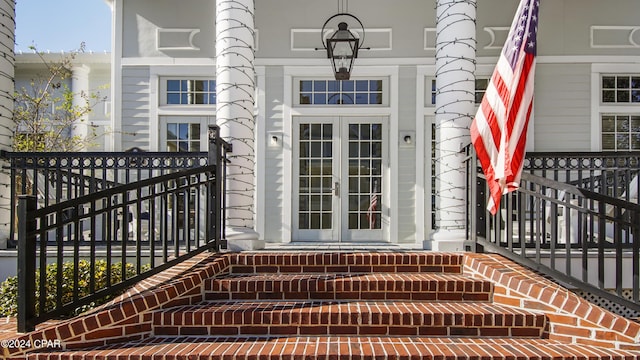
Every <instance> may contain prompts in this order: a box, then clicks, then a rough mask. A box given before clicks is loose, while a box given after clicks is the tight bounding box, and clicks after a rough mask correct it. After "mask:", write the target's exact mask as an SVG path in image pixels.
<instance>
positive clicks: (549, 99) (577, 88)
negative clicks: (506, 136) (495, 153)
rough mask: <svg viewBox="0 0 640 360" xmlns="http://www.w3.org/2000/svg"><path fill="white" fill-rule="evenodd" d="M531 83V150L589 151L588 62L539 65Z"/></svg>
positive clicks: (589, 105)
mask: <svg viewBox="0 0 640 360" xmlns="http://www.w3.org/2000/svg"><path fill="white" fill-rule="evenodd" d="M535 86H536V88H535V104H536V107H535V112H534V120H533V126H534V129H535V135H534V141H535V151H590V149H591V104H590V96H591V67H590V65H588V64H539V65H538V67H537V69H536V83H535Z"/></svg>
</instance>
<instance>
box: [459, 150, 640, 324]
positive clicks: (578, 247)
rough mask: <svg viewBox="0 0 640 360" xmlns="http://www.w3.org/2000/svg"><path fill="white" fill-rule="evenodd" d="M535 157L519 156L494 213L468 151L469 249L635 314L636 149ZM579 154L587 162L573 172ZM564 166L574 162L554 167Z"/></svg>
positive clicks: (639, 286)
mask: <svg viewBox="0 0 640 360" xmlns="http://www.w3.org/2000/svg"><path fill="white" fill-rule="evenodd" d="M538 154H539V153H538ZM538 154H532V156H531V158H529V156H527V157H528V159H527V160H528V163H527V164H525V171H524V172H523V174H522V179H521V184H520V188H519V189H518V190H517V191H515V192H512V193H510V194H507V195H504V196H503V197H502V201H501V206H500V209H499V211H498V212H497V214H496V215H495V216H493V215H491V214H490V213H489V212H487V211H486V210H485V207H486V204H487V200H488V188H487V185H486V179H485V177H484V175H483V174H482V171H481V169H480V168H479V165H478V163H477V161H476V159H475V158H474V156H473V155H472V154H470V156H469V157H468V163H467V164H468V166H467V171H468V175H469V176H468V182H467V196H468V198H469V199H470V200H471V201H469V202H468V204H469V208H468V211H467V214H468V219H469V221H468V228H467V230H468V231H467V238H468V240H470V241H471V242H472V243H474V244H475V246H476V249H475V250H476V251H490V252H495V253H499V254H501V255H503V256H505V257H508V258H510V259H512V260H514V261H516V262H518V263H520V264H522V265H525V266H527V267H529V268H532V269H534V270H537V271H540V272H541V273H543V274H545V275H548V276H550V277H553V278H555V279H556V280H558V281H560V282H562V283H564V284H565V285H568V286H571V287H575V288H578V289H581V290H583V291H586V292H589V293H591V294H594V295H596V296H599V297H601V298H604V299H607V300H609V301H612V302H614V303H618V304H621V305H623V306H625V307H627V308H629V309H632V310H633V311H637V312H640V205H638V201H637V188H634V187H637V186H638V185H637V178H638V167H637V165H632V164H631V163H630V162H629V161H637V159H638V158H639V157H640V154H638V153H634V154H633V156H629V155H628V154H617V156H616V154H580V156H577V154H575V153H574V154H556V155H555V158H553V160H549V161H547V160H545V161H542V162H538V160H539V159H540V157H539V155H538ZM546 156H548V155H545V157H546ZM572 157H575V158H576V160H571V158H572ZM618 157H619V158H618ZM586 158H588V159H592V160H589V162H590V161H594V162H593V163H590V164H593V166H591V165H590V166H589V167H588V169H578V167H580V166H583V167H585V168H586V166H584V165H585V164H587V163H588V162H586V161H584V160H583V159H586ZM548 159H551V156H550V155H549V157H548ZM594 159H606V161H600V160H594ZM633 159H635V160H633ZM531 164H537V165H536V166H535V167H534V168H531V167H530V165H531ZM555 164H557V165H558V166H557V168H556V166H555ZM565 164H582V165H580V166H576V167H574V168H570V169H561V167H562V166H565ZM635 164H637V163H635ZM544 165H546V166H548V168H546V169H545V168H544ZM567 166H568V165H567ZM609 166H610V167H609ZM626 166H630V167H628V168H627V167H626ZM527 167H528V168H527ZM536 167H537V168H536ZM534 173H537V174H536V175H534ZM539 175H544V176H546V177H543V176H539ZM587 175H589V176H587ZM549 177H551V179H550V178H549ZM558 180H563V181H566V182H561V181H558ZM604 184H606V185H604ZM581 186H583V187H581ZM600 191H601V192H602V193H600ZM611 194H616V195H617V196H616V197H614V196H611ZM633 194H635V195H633ZM634 196H635V197H634ZM634 238H635V241H634ZM627 290H631V291H630V294H631V295H626V292H627Z"/></svg>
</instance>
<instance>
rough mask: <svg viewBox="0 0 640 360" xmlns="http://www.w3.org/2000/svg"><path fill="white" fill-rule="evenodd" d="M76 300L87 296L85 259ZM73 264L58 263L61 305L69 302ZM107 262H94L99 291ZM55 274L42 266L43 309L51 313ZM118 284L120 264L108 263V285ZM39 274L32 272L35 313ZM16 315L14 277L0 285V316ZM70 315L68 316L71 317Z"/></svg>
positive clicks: (104, 281)
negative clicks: (60, 276)
mask: <svg viewBox="0 0 640 360" xmlns="http://www.w3.org/2000/svg"><path fill="white" fill-rule="evenodd" d="M78 265H79V266H78V297H79V298H82V297H84V296H87V295H89V290H90V289H89V280H90V278H91V263H90V262H89V261H87V260H80V262H79V264H78ZM73 268H74V264H73V262H71V261H69V262H65V263H63V264H62V303H63V304H66V303H69V302H71V301H72V300H73V291H74V285H75V284H74V282H73ZM148 269H149V266H148V265H145V266H143V267H142V270H141V271H143V272H144V271H146V270H148ZM107 271H108V269H107V262H106V260H97V261H96V263H95V290H96V291H97V290H99V289H102V288H104V287H105V286H106V284H107ZM126 273H127V279H128V278H131V277H133V276H134V275H136V269H135V266H134V265H133V264H129V263H128V264H126ZM57 274H58V266H57V264H49V265H47V267H46V285H45V292H46V293H45V296H46V300H45V310H46V311H48V310H51V309H54V308H55V307H56V298H57V289H56V281H57V280H56V277H57ZM121 281H122V263H115V264H111V283H112V284H117V283H119V282H121ZM39 284H40V275H39V269H38V270H36V293H35V297H36V312H39V309H38V307H39V302H38V300H37V299H39V297H40V285H39ZM115 295H116V294H114V295H112V296H111V297H109V298H105V299H102V300H100V301H97V302H93V303H91V304H89V305H86V306H83V307H80V308H78V309H76V310H75V311H74V312H73V314H78V313H81V312H84V311H86V310H89V309H91V308H93V307H95V306H98V305H100V304H104V303H105V302H107V301H108V300H110V299H111V298H113V297H114V296H115ZM17 313H18V277H17V276H13V277H10V278H8V279H7V280H5V281H4V282H2V284H0V315H2V316H16V315H17ZM73 314H70V315H73Z"/></svg>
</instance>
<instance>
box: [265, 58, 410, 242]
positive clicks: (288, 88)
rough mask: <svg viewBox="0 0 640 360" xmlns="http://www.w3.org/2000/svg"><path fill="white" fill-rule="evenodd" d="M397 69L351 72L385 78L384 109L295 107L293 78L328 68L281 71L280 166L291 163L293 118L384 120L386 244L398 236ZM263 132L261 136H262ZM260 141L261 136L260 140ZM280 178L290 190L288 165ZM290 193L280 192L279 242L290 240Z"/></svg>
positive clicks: (292, 67) (316, 74)
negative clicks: (351, 117) (387, 222)
mask: <svg viewBox="0 0 640 360" xmlns="http://www.w3.org/2000/svg"><path fill="white" fill-rule="evenodd" d="M399 70H400V67H399V66H398V65H380V66H375V65H371V66H362V67H359V68H358V69H357V71H354V74H353V76H354V77H362V78H366V77H380V76H386V77H388V78H389V88H388V91H389V100H388V102H389V103H388V105H387V106H371V107H340V108H339V109H337V108H335V107H327V108H323V107H299V106H296V105H295V102H294V96H297V95H298V94H295V93H294V81H295V78H297V77H313V78H323V77H327V76H328V75H330V74H331V72H330V68H327V67H326V66H325V65H322V66H317V65H310V66H297V65H287V66H284V69H283V75H284V77H283V79H284V88H283V99H284V101H283V104H282V131H283V132H282V140H283V141H282V146H283V153H282V161H283V163H284V164H291V163H292V161H293V152H292V147H293V146H294V145H293V139H292V131H293V118H294V116H337V115H340V116H352V115H353V116H386V117H387V118H388V122H389V126H388V143H389V147H388V149H389V153H388V161H389V163H388V164H387V167H388V177H389V180H388V181H387V184H388V185H387V186H388V187H389V189H388V191H387V193H388V196H389V199H388V200H387V204H388V205H389V211H388V217H389V219H388V220H389V224H388V225H387V226H386V227H385V229H386V230H385V235H384V236H385V239H390V242H397V241H398V240H397V238H396V237H395V236H392V234H398V221H395V220H394V219H395V217H396V216H397V215H396V214H397V208H398V206H399V204H398V189H397V184H398V176H399V174H398V171H397V169H398V154H399V152H398V147H397V146H395V145H393V144H395V140H397V139H398V136H399V128H398V111H399V107H398V100H399V93H398V90H399V85H398V81H399ZM266 132H267V131H265V134H263V135H265V137H266ZM263 138H264V137H263ZM282 171H283V174H282V176H283V179H284V182H285V183H284V185H285V186H284V187H285V189H289V190H291V189H292V187H291V185H292V184H291V181H292V179H293V169H292V167H291V166H284V167H283V169H282ZM292 204H293V191H284V192H283V193H282V206H283V209H282V210H283V212H282V228H281V229H282V231H281V234H282V239H283V241H284V242H288V241H291V239H293V211H292Z"/></svg>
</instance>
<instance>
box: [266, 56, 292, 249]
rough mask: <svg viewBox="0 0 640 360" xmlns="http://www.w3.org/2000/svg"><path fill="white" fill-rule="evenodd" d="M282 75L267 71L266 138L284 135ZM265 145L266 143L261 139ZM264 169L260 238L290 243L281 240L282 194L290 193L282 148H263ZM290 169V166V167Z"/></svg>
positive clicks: (277, 69)
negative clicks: (262, 223) (262, 219)
mask: <svg viewBox="0 0 640 360" xmlns="http://www.w3.org/2000/svg"><path fill="white" fill-rule="evenodd" d="M283 81H284V79H283V71H282V67H269V68H267V71H266V87H267V88H266V89H265V93H266V101H265V103H266V104H265V105H267V106H266V108H265V109H264V111H265V112H266V114H265V119H266V122H267V123H266V132H267V137H269V133H270V132H276V133H279V134H282V132H283V118H282V104H283V98H284V95H283V92H284V83H283ZM261 140H262V141H267V143H269V139H261ZM282 143H283V141H282V138H281V137H280V144H282ZM266 152H267V153H266V166H265V170H266V171H265V191H266V194H265V203H266V205H265V210H266V211H265V214H264V217H265V234H263V237H264V239H265V240H267V241H274V242H281V241H289V239H283V233H282V230H283V229H282V223H283V211H284V209H288V208H289V207H288V206H285V204H283V195H284V192H285V191H291V189H287V188H286V186H285V184H287V183H288V181H287V179H285V178H284V163H283V147H282V146H281V145H278V146H275V147H270V146H266ZM289 166H290V164H289Z"/></svg>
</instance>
